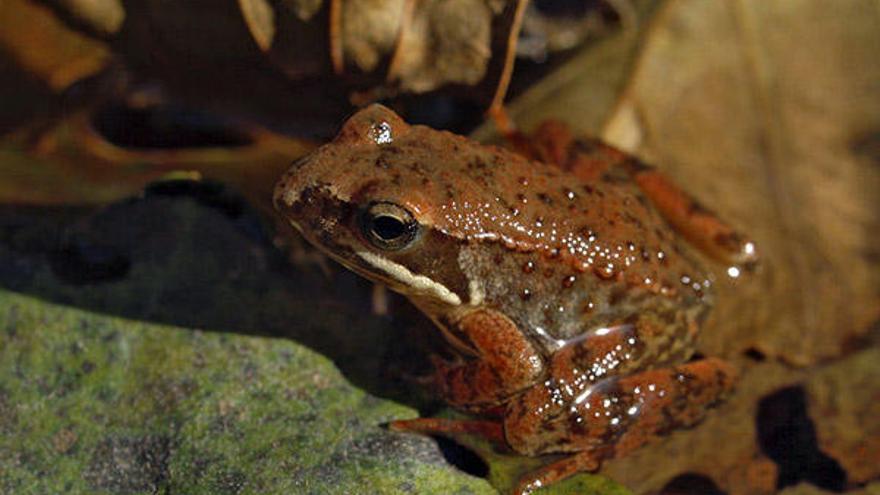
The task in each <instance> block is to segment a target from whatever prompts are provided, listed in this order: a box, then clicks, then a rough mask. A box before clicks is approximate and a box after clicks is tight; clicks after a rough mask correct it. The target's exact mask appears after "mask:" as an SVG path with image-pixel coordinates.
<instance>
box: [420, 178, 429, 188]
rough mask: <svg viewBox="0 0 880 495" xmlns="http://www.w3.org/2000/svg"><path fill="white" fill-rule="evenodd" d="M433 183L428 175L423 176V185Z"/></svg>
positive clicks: (426, 185)
mask: <svg viewBox="0 0 880 495" xmlns="http://www.w3.org/2000/svg"><path fill="white" fill-rule="evenodd" d="M430 184H431V180H430V179H428V178H427V177H422V185H423V186H425V187H428V186H429V185H430Z"/></svg>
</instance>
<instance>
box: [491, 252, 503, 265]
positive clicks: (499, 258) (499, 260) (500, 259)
mask: <svg viewBox="0 0 880 495" xmlns="http://www.w3.org/2000/svg"><path fill="white" fill-rule="evenodd" d="M492 261H494V262H495V264H496V265H500V264H501V263H503V262H504V256H501V254H500V253H498V254H495V256H494V257H492Z"/></svg>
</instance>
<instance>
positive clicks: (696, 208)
mask: <svg viewBox="0 0 880 495" xmlns="http://www.w3.org/2000/svg"><path fill="white" fill-rule="evenodd" d="M688 214H689V215H711V214H712V212H711V211H709V210H708V209H706V208H705V207H704V206H703V205H701V204H700V203H697V202H696V201H691V202H690V204H689V205H688Z"/></svg>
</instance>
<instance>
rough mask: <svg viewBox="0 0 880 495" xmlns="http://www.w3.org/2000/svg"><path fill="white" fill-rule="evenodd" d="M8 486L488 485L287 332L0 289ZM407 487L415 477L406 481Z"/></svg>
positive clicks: (271, 488) (148, 489) (298, 489)
mask: <svg viewBox="0 0 880 495" xmlns="http://www.w3.org/2000/svg"><path fill="white" fill-rule="evenodd" d="M0 314H3V315H5V317H4V319H3V320H2V325H3V326H2V331H0V349H2V350H0V376H2V377H3V381H2V389H0V411H2V415H0V431H3V432H4V435H3V436H2V438H0V458H2V459H0V466H2V467H0V469H2V471H0V480H2V481H0V483H2V485H0V491H2V492H4V493H53V492H55V493H57V492H67V493H95V492H106V493H111V492H112V493H120V492H124V493H141V492H142V493H154V492H156V491H162V490H170V492H172V493H358V492H359V491H362V490H363V489H364V487H369V492H370V493H401V492H403V493H405V492H406V491H407V490H408V489H411V491H412V492H413V493H456V492H461V493H492V489H491V488H490V487H489V486H488V484H487V483H486V482H485V481H483V480H480V479H477V478H473V477H469V476H466V475H463V474H461V473H459V472H457V471H455V470H454V469H452V468H450V467H449V466H447V465H445V464H444V463H442V462H441V459H442V458H441V457H440V456H439V455H425V453H424V452H423V451H422V448H423V446H422V445H419V444H420V443H421V442H422V439H419V438H417V437H409V436H405V435H397V434H392V433H388V432H385V431H384V430H382V429H381V428H380V427H379V425H380V424H381V423H384V422H387V421H388V420H390V419H393V418H397V417H404V416H412V415H414V414H415V413H414V411H412V410H411V409H409V408H407V407H404V406H401V405H397V404H394V403H392V402H389V401H384V400H376V399H375V398H368V396H366V394H365V393H364V392H362V391H360V390H358V389H356V388H354V387H352V386H351V385H349V384H348V383H347V382H346V381H345V380H344V379H343V377H342V376H341V375H340V374H339V372H338V371H337V370H336V368H335V367H334V366H333V365H332V363H330V362H329V361H328V360H327V359H325V358H323V357H321V356H319V355H317V354H315V353H314V352H311V351H309V350H307V349H305V348H303V347H301V346H299V345H297V344H295V343H293V342H291V341H286V340H279V339H268V338H257V337H243V336H228V335H222V334H211V333H205V332H198V331H190V330H185V329H179V328H173V327H168V326H162V325H152V324H147V323H142V322H136V321H130V320H125V319H122V318H115V317H107V316H99V315H95V314H91V313H88V312H85V311H81V310H77V309H71V308H66V307H62V306H56V305H52V304H47V303H43V302H40V301H38V300H35V299H32V298H29V297H24V296H20V295H16V294H12V293H9V292H0ZM407 487H409V488H407Z"/></svg>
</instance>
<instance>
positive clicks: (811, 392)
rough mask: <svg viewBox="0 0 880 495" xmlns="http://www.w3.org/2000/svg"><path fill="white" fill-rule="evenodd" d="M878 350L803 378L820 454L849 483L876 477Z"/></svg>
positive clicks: (879, 457)
mask: <svg viewBox="0 0 880 495" xmlns="http://www.w3.org/2000/svg"><path fill="white" fill-rule="evenodd" d="M878 363H880V350H878V349H877V348H874V349H873V350H871V351H868V352H864V353H860V354H858V355H856V356H853V357H851V358H849V359H846V360H845V361H842V362H841V363H840V366H833V367H830V368H828V369H823V370H821V371H819V372H818V373H815V374H814V375H813V376H812V377H811V378H810V380H809V382H807V385H806V392H807V397H808V400H809V410H810V416H811V417H812V418H813V419H814V421H815V423H816V434H817V436H818V440H819V446H820V448H821V449H822V451H823V452H825V453H826V454H828V455H829V456H831V457H833V458H834V459H835V460H837V461H838V462H839V463H840V464H841V466H842V467H843V468H844V470H846V472H847V474H848V477H849V481H850V482H851V483H865V482H868V481H871V480H873V479H877V478H880V419H878V418H880V366H878Z"/></svg>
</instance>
